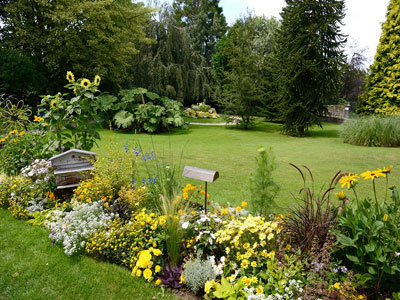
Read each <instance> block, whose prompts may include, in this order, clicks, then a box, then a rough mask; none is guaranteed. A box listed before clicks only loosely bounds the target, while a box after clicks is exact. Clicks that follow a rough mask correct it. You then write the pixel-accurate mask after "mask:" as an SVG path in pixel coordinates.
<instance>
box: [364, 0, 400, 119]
mask: <svg viewBox="0 0 400 300" xmlns="http://www.w3.org/2000/svg"><path fill="white" fill-rule="evenodd" d="M399 24H400V1H399V0H391V1H390V4H389V7H388V13H387V16H386V22H385V23H384V24H383V25H382V35H381V38H380V42H379V45H378V49H377V52H376V55H375V62H374V63H373V64H372V66H371V68H370V75H369V76H368V78H367V87H366V90H365V93H364V94H363V95H361V97H360V99H359V103H358V108H357V111H358V112H359V113H360V114H363V115H370V114H381V115H391V114H400V25H399Z"/></svg>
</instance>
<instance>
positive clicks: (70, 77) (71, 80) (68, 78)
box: [67, 71, 75, 83]
mask: <svg viewBox="0 0 400 300" xmlns="http://www.w3.org/2000/svg"><path fill="white" fill-rule="evenodd" d="M67 80H68V82H69V83H73V82H75V76H74V74H73V73H72V72H71V71H68V72H67Z"/></svg>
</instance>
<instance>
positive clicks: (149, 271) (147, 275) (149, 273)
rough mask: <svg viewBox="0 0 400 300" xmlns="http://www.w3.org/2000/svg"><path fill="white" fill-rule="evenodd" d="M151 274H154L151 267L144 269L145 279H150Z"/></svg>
mask: <svg viewBox="0 0 400 300" xmlns="http://www.w3.org/2000/svg"><path fill="white" fill-rule="evenodd" d="M151 275H153V272H151V270H150V269H146V270H144V272H143V277H144V278H145V279H147V280H149V279H150V277H151Z"/></svg>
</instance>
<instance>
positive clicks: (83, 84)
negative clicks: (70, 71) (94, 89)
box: [81, 78, 92, 90]
mask: <svg viewBox="0 0 400 300" xmlns="http://www.w3.org/2000/svg"><path fill="white" fill-rule="evenodd" d="M91 85H92V84H91V82H90V80H89V79H86V78H84V79H82V81H81V87H83V88H84V89H85V90H87V89H88V88H90V86H91Z"/></svg>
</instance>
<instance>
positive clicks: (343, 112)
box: [323, 104, 350, 122]
mask: <svg viewBox="0 0 400 300" xmlns="http://www.w3.org/2000/svg"><path fill="white" fill-rule="evenodd" d="M326 108H327V109H328V114H326V115H324V116H323V117H325V118H326V119H328V121H333V122H343V121H345V120H347V119H348V118H349V112H350V105H343V104H342V105H327V106H326Z"/></svg>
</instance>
